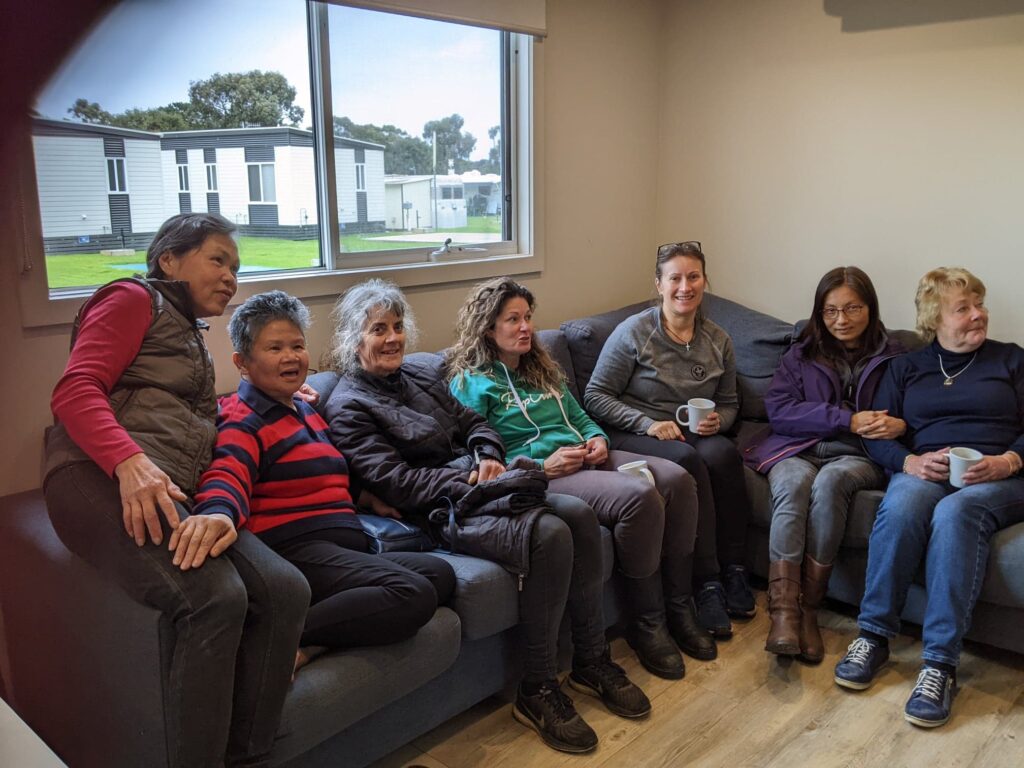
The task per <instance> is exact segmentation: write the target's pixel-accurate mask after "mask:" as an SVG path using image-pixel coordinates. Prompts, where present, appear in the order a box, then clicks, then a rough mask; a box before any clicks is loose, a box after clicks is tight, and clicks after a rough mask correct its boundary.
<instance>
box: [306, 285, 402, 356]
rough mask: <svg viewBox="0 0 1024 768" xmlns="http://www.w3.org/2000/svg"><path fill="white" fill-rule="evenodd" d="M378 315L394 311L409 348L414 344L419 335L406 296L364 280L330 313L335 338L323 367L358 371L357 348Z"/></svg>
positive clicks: (349, 291) (389, 287) (391, 286)
mask: <svg viewBox="0 0 1024 768" xmlns="http://www.w3.org/2000/svg"><path fill="white" fill-rule="evenodd" d="M378 312H393V313H394V314H395V315H396V316H397V317H399V318H401V320H402V323H403V324H404V326H405V340H406V344H407V345H408V346H409V347H413V346H415V345H416V340H417V338H418V337H419V332H418V329H417V327H416V317H415V315H414V314H413V311H412V307H410V306H409V302H408V300H406V298H405V295H404V294H403V293H402V292H401V291H400V290H399V288H398V286H397V285H395V284H394V283H391V282H388V281H387V280H378V279H374V280H367V281H366V282H363V283H359V284H358V285H354V286H352V287H351V288H349V289H348V290H347V291H345V293H343V294H342V295H341V296H340V297H339V298H338V302H337V303H336V304H335V305H334V310H333V311H332V312H331V319H332V320H333V321H334V337H333V338H332V339H331V350H330V351H329V352H328V353H327V354H326V355H324V359H323V361H322V362H321V367H323V368H333V369H334V370H336V371H337V372H338V373H342V374H344V373H352V372H353V371H357V370H359V368H360V365H359V346H360V345H361V344H362V343H363V331H365V330H366V323H367V321H368V320H369V319H370V318H371V317H373V316H374V315H375V314H376V313H378Z"/></svg>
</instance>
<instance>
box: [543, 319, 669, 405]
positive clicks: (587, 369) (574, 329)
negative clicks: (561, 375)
mask: <svg viewBox="0 0 1024 768" xmlns="http://www.w3.org/2000/svg"><path fill="white" fill-rule="evenodd" d="M649 306H651V304H650V302H648V301H642V302H640V303H639V304H631V305H629V306H628V307H622V308H621V309H616V310H612V311H611V312H602V313H601V314H599V315H591V316H590V317H583V318H580V319H579V320H566V321H565V322H564V323H562V326H561V328H562V333H564V334H565V340H566V343H567V344H568V346H569V352H570V353H571V354H572V367H573V370H574V371H575V378H576V387H575V391H574V392H573V394H578V395H582V394H583V392H585V391H586V389H587V382H588V381H590V377H591V376H592V375H593V373H594V366H596V365H597V358H598V357H599V356H600V355H601V348H602V347H604V343H605V342H606V341H608V337H609V336H611V334H612V331H614V330H615V326H617V325H618V324H619V323H621V322H622V321H623V320H625V319H626V318H627V317H629V316H631V315H635V314H636V313H637V312H642V311H643V310H645V309H647V308H648V307H649Z"/></svg>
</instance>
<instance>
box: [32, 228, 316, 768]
mask: <svg viewBox="0 0 1024 768" xmlns="http://www.w3.org/2000/svg"><path fill="white" fill-rule="evenodd" d="M234 232H235V226H234V225H233V224H231V223H230V222H229V221H227V220H226V219H223V218H221V217H220V216H217V215H214V214H207V213H199V214H181V215H178V216H174V217H172V218H170V219H168V220H167V221H166V222H164V224H163V225H162V226H161V228H160V230H159V232H157V234H156V237H155V238H154V239H153V242H152V245H150V247H149V251H148V253H147V256H146V263H147V269H148V276H147V278H146V279H145V280H142V279H135V278H130V279H126V280H116V281H114V282H112V283H109V284H108V285H105V286H103V287H102V288H100V289H99V290H98V291H96V293H95V294H94V295H93V296H92V298H91V299H89V301H87V302H86V303H85V305H84V306H83V307H82V309H81V310H80V311H79V313H78V318H77V319H76V321H75V327H74V330H73V332H72V341H71V355H70V358H69V360H68V364H67V367H66V369H65V371H64V375H63V376H62V377H61V379H60V381H59V382H58V383H57V386H56V388H55V389H54V392H53V398H52V401H51V406H52V409H53V413H54V416H55V418H56V426H54V427H53V428H52V429H51V430H49V434H48V435H47V444H46V476H45V480H44V493H45V496H46V504H47V508H48V510H49V513H50V519H51V521H52V522H53V527H54V529H55V530H56V532H57V534H58V535H59V536H60V538H61V540H62V541H63V542H64V544H65V545H66V546H67V547H68V549H70V550H71V551H73V552H74V553H76V554H77V555H79V556H80V557H81V558H82V559H84V560H85V561H86V562H88V563H90V564H91V565H92V566H93V567H95V568H96V569H97V570H99V571H100V572H101V573H103V574H104V575H106V576H107V577H108V578H110V579H112V580H113V581H114V582H116V583H117V584H118V585H119V586H120V587H121V588H122V589H124V590H125V591H126V592H128V593H129V594H130V595H132V596H133V597H134V598H135V599H136V600H137V601H139V602H140V603H142V604H145V605H147V606H150V607H152V608H154V609H156V610H158V611H160V612H161V613H162V614H163V615H164V616H166V617H167V618H168V619H169V620H170V621H171V623H172V625H173V630H174V638H173V652H172V658H171V662H170V669H169V676H168V679H167V680H166V681H165V683H164V691H165V697H164V701H165V708H166V709H165V716H166V724H167V727H166V748H167V762H168V765H170V766H215V765H218V766H221V765H225V764H226V765H241V764H244V765H247V766H253V765H265V764H266V762H267V756H268V754H269V752H270V748H271V746H272V744H273V739H274V734H275V732H276V730H277V726H278V721H279V719H280V713H281V707H282V706H283V703H284V698H285V694H286V693H287V689H288V684H289V679H290V677H291V673H292V667H293V663H294V659H295V652H296V649H297V647H298V641H299V636H300V634H301V632H302V626H303V619H304V616H305V611H306V607H307V606H308V604H309V587H308V585H307V584H306V582H305V579H303V577H302V575H301V574H300V573H299V572H298V571H297V570H296V569H295V568H294V567H293V566H291V565H290V564H288V563H287V562H285V561H283V560H281V558H279V557H278V556H277V555H275V554H274V553H273V552H271V551H270V550H269V549H267V548H266V547H265V546H264V545H263V544H261V543H260V542H259V541H258V540H257V539H256V538H255V537H254V536H253V535H252V534H251V533H249V532H247V531H242V532H241V533H237V534H236V531H235V529H234V525H233V524H232V522H231V521H230V520H229V519H227V518H226V517H225V516H223V515H210V516H204V519H203V521H202V527H203V531H202V533H203V534H204V536H203V537H202V539H201V540H202V542H203V545H202V546H201V547H200V548H199V551H193V550H192V548H189V551H188V552H187V553H186V552H184V551H183V550H184V549H185V548H184V547H181V548H176V547H175V544H176V542H177V537H176V536H175V534H174V532H175V530H176V529H177V528H178V526H179V523H180V522H181V520H183V519H184V518H185V517H187V516H188V511H187V510H188V508H189V504H190V498H191V496H192V495H193V494H194V493H195V490H196V487H197V485H198V481H199V477H200V475H201V474H202V472H203V470H204V469H205V468H206V467H207V465H208V464H209V462H210V459H211V455H212V450H213V445H214V442H215V440H216V435H217V431H216V427H215V425H214V419H215V418H216V415H217V401H216V396H215V390H214V370H213V362H212V360H211V358H210V354H209V352H208V351H207V349H206V343H205V341H204V340H203V336H202V331H203V330H204V329H205V328H206V327H207V326H206V323H204V322H203V321H202V320H201V319H199V318H203V317H215V316H218V315H221V314H223V312H224V310H225V308H226V307H227V305H228V302H229V301H230V300H231V298H232V297H233V296H234V294H235V290H236V289H237V286H238V283H237V279H236V275H237V272H238V267H239V261H238V248H237V246H236V244H235V242H234V240H233V239H232V234H233V233H234ZM236 539H237V540H236ZM175 550H177V551H175ZM221 554H223V555H224V556H223V557H219V555H221ZM207 557H210V558H212V559H210V560H207V561H206V564H205V567H203V568H198V566H199V565H200V564H202V563H203V560H204V559H205V558H207ZM243 626H244V627H245V632H244V634H243V632H242V628H243ZM126 727H131V725H130V724H126Z"/></svg>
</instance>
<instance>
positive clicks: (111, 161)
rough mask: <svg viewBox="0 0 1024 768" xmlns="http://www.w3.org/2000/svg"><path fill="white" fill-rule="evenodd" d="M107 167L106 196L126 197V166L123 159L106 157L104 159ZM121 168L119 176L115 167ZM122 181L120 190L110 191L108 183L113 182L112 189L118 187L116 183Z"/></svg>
mask: <svg viewBox="0 0 1024 768" xmlns="http://www.w3.org/2000/svg"><path fill="white" fill-rule="evenodd" d="M106 161H107V162H106V166H107V194H108V195H126V194H128V166H127V164H126V163H125V161H124V158H123V157H108V158H106ZM119 165H120V166H121V173H120V175H119V174H118V173H117V167H118V166H119ZM119 180H121V181H124V187H123V188H121V189H111V188H110V182H112V181H113V182H114V187H118V186H119V184H118V181H119Z"/></svg>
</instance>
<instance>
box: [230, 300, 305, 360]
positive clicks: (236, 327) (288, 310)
mask: <svg viewBox="0 0 1024 768" xmlns="http://www.w3.org/2000/svg"><path fill="white" fill-rule="evenodd" d="M275 320H287V321H288V322H289V323H291V324H292V325H294V326H295V327H296V328H298V329H299V330H300V331H302V333H303V334H305V333H306V329H308V328H309V310H308V309H307V308H306V305H305V304H303V303H302V302H301V301H299V300H298V299H296V298H295V297H294V296H289V295H288V294H287V293H285V292H284V291H268V292H267V293H257V294H256V295H255V296H250V297H249V298H248V299H246V300H245V301H244V302H242V306H240V307H239V308H238V309H236V310H235V314H233V315H232V316H231V321H230V322H229V323H228V335H229V336H230V337H231V346H233V347H234V348H235V352H237V353H238V354H240V355H241V356H242V357H244V358H245V359H246V360H248V359H249V358H251V357H252V348H253V345H254V344H255V343H256V339H257V338H259V335H260V331H262V330H263V329H264V328H265V327H266V326H267V324H268V323H272V322H274V321H275Z"/></svg>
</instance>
